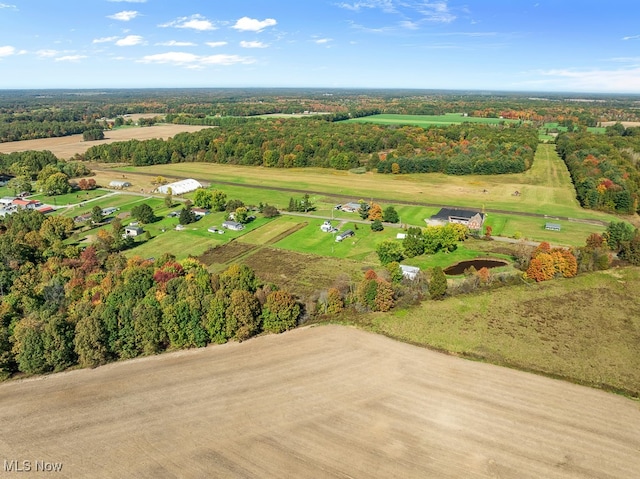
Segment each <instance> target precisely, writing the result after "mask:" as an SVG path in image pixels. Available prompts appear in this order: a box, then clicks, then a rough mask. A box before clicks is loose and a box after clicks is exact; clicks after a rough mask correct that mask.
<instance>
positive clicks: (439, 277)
mask: <svg viewBox="0 0 640 479" xmlns="http://www.w3.org/2000/svg"><path fill="white" fill-rule="evenodd" d="M445 294H447V276H446V275H445V274H444V271H443V270H442V268H441V267H440V266H436V267H435V268H433V269H432V270H431V279H430V281H429V295H430V296H431V299H443V298H444V295H445Z"/></svg>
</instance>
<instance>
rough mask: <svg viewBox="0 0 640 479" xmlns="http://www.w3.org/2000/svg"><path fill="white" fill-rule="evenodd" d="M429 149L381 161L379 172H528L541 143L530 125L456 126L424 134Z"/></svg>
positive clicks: (392, 155)
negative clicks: (428, 143) (428, 140)
mask: <svg viewBox="0 0 640 479" xmlns="http://www.w3.org/2000/svg"><path fill="white" fill-rule="evenodd" d="M425 134H426V135H427V136H429V137H430V138H431V144H430V145H429V146H427V147H426V148H425V147H422V148H420V149H414V150H413V151H410V152H409V154H410V155H411V156H410V157H406V156H402V154H401V153H402V152H398V153H395V152H394V153H392V154H390V155H388V156H387V157H386V160H385V161H381V162H380V163H379V164H378V166H377V170H378V172H379V173H433V172H441V173H447V174H449V175H468V174H479V175H495V174H503V173H521V172H523V171H525V170H527V169H528V168H529V167H530V166H531V164H532V162H533V157H534V155H535V151H536V147H537V144H538V134H537V131H536V130H535V129H534V128H532V127H530V126H527V125H522V126H519V127H495V126H486V125H471V124H467V125H453V126H450V127H447V128H431V129H429V130H427V131H426V133H425Z"/></svg>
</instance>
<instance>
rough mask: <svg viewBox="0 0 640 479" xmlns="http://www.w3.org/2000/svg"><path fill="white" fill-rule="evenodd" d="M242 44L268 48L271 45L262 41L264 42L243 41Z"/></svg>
mask: <svg viewBox="0 0 640 479" xmlns="http://www.w3.org/2000/svg"><path fill="white" fill-rule="evenodd" d="M240 46H241V47H242V48H267V47H268V46H269V45H267V44H266V43H262V42H246V41H241V42H240Z"/></svg>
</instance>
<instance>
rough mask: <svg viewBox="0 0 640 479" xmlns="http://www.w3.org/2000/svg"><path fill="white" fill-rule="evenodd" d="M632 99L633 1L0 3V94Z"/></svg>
mask: <svg viewBox="0 0 640 479" xmlns="http://www.w3.org/2000/svg"><path fill="white" fill-rule="evenodd" d="M147 87H148V88H155V87H180V88H182V87H212V88H217V87H319V88H426V89H464V90H481V91H500V90H507V91H560V92H563V91H564V92H603V93H608V92H612V93H640V2H638V0H622V1H616V0H611V1H608V2H607V1H603V0H597V1H592V0H586V1H585V0H583V1H573V0H344V1H341V0H336V1H331V0H251V1H250V0H201V1H194V0H179V1H178V0H135V1H134V0H59V1H55V0H24V1H21V0H0V88H3V89H4V88H147Z"/></svg>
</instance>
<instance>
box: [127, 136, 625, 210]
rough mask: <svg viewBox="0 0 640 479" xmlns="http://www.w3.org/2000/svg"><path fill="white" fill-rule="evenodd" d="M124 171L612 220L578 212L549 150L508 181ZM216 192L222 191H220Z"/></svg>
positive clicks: (312, 172) (218, 169) (221, 169)
mask: <svg viewBox="0 0 640 479" xmlns="http://www.w3.org/2000/svg"><path fill="white" fill-rule="evenodd" d="M126 171H128V172H135V171H140V172H146V173H149V174H153V175H164V176H169V177H181V178H197V179H203V180H205V181H209V182H211V183H212V184H213V185H214V186H215V185H216V180H217V181H226V182H233V183H237V184H239V185H246V186H260V187H281V188H293V189H297V190H301V191H308V192H317V193H328V194H333V195H338V197H339V198H342V199H343V200H344V201H347V200H355V201H357V200H358V199H364V200H369V199H371V198H378V199H381V200H383V202H386V203H389V204H393V203H396V204H400V203H402V202H420V203H430V204H434V205H451V206H460V207H472V208H477V209H483V208H485V209H498V210H505V211H510V212H525V213H536V214H543V215H550V216H567V217H572V218H593V219H600V220H604V221H611V220H612V219H614V218H615V217H614V216H613V215H608V214H606V213H602V212H597V211H591V210H585V209H582V208H581V207H580V205H579V204H578V202H577V200H576V198H575V191H574V188H573V185H572V183H571V179H570V177H569V173H568V171H567V169H566V166H565V165H564V163H563V161H562V160H561V159H560V158H559V157H558V155H557V153H556V152H555V148H554V145H550V144H541V145H539V146H538V150H537V153H536V157H535V161H534V163H533V166H532V168H531V169H530V170H529V171H527V172H525V173H520V174H510V175H490V176H480V175H471V176H448V175H444V174H440V173H429V174H409V175H383V174H378V173H374V172H368V173H365V174H355V173H350V172H348V171H337V170H329V169H322V168H291V169H276V168H273V169H271V168H263V167H243V166H236V165H220V164H211V163H177V164H170V165H155V166H149V167H139V168H134V167H127V168H126ZM219 187H220V188H221V189H223V186H222V185H220V186H219ZM516 192H517V193H516ZM278 195H279V201H281V200H283V199H285V198H286V196H290V194H289V193H286V196H285V197H283V196H281V195H280V194H278ZM267 201H268V199H267ZM274 203H275V202H274Z"/></svg>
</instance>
